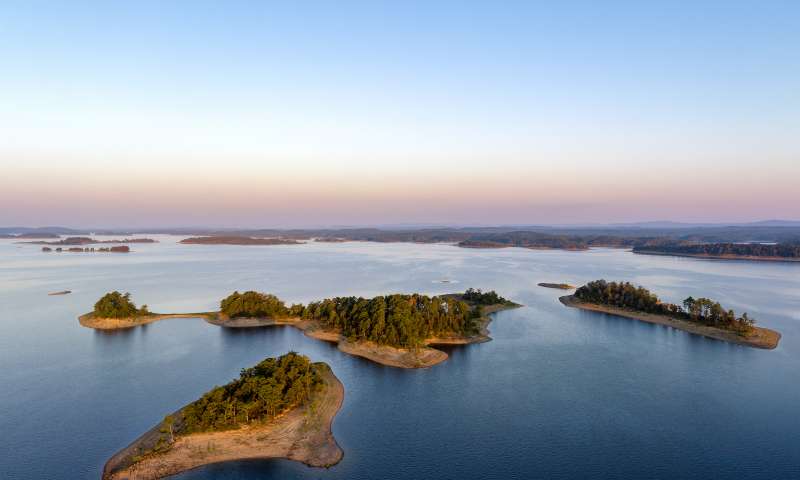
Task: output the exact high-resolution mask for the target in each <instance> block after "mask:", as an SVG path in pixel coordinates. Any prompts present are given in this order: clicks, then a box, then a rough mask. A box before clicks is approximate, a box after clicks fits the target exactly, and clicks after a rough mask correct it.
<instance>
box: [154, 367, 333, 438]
mask: <svg viewBox="0 0 800 480" xmlns="http://www.w3.org/2000/svg"><path fill="white" fill-rule="evenodd" d="M324 367H325V366H324V364H313V363H311V361H310V360H309V359H308V357H306V356H304V355H300V354H297V353H295V352H289V353H287V354H286V355H283V356H281V357H278V358H267V359H265V360H264V361H262V362H261V363H259V364H258V365H256V366H255V367H252V368H245V369H242V371H241V374H240V375H239V378H238V379H236V380H233V381H232V382H230V383H228V384H227V385H224V386H222V387H215V388H213V389H212V390H211V391H209V392H207V393H205V394H204V395H203V396H202V397H201V398H200V399H199V400H197V401H195V402H193V403H191V404H189V405H187V406H186V408H184V409H183V421H182V424H181V426H180V430H181V432H182V433H193V432H203V431H213V430H225V429H231V428H236V427H238V426H240V425H244V424H249V423H253V422H259V421H265V420H270V419H272V418H274V417H275V416H277V415H279V414H281V413H283V412H285V411H287V410H290V409H292V408H295V407H298V406H300V405H302V404H303V403H305V402H306V401H307V400H308V399H309V398H310V397H311V395H312V393H313V392H314V391H315V390H317V389H318V388H320V386H321V385H322V377H321V375H320V373H321V372H320V368H324ZM170 428H171V425H170ZM170 433H171V432H170Z"/></svg>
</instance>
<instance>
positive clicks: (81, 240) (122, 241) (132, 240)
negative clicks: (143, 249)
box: [21, 237, 156, 248]
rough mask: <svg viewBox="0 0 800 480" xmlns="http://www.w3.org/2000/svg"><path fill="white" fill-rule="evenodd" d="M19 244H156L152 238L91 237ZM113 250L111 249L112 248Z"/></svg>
mask: <svg viewBox="0 0 800 480" xmlns="http://www.w3.org/2000/svg"><path fill="white" fill-rule="evenodd" d="M21 243H30V244H33V245H61V246H72V245H78V246H80V245H100V244H108V243H116V244H130V243H156V241H155V240H153V239H152V238H122V239H115V240H97V239H94V238H91V237H67V238H64V239H61V240H57V241H53V242H46V241H37V242H21ZM112 248H113V247H112Z"/></svg>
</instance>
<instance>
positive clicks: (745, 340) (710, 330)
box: [559, 295, 781, 350]
mask: <svg viewBox="0 0 800 480" xmlns="http://www.w3.org/2000/svg"><path fill="white" fill-rule="evenodd" d="M559 300H560V301H561V303H563V304H564V305H566V306H568V307H574V308H579V309H581V310H588V311H592V312H599V313H607V314H610V315H617V316H619V317H625V318H630V319H633V320H639V321H642V322H647V323H653V324H657V325H666V326H668V327H672V328H676V329H678V330H683V331H684V332H689V333H692V334H695V335H701V336H703V337H708V338H713V339H715V340H722V341H725V342H730V343H735V344H737V345H744V346H747V347H754V348H763V349H767V350H771V349H774V348H775V347H777V346H778V342H779V341H780V339H781V334H780V333H778V332H776V331H775V330H770V329H768V328H763V327H754V332H753V334H752V335H750V336H747V337H743V336H741V335H739V334H737V333H736V332H732V331H730V330H723V329H721V328H716V327H711V326H708V325H701V324H697V323H694V322H689V321H687V320H682V319H679V318H672V317H669V316H667V315H656V314H652V313H643V312H635V311H632V310H625V309H621V308H616V307H611V306H608V305H598V304H594V303H585V302H582V301H580V300H578V299H577V298H576V297H575V296H574V295H566V296H563V297H560V298H559Z"/></svg>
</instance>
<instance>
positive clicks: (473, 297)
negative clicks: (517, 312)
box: [461, 288, 511, 305]
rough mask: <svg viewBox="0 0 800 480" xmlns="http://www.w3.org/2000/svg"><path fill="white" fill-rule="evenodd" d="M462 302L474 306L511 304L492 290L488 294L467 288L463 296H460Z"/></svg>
mask: <svg viewBox="0 0 800 480" xmlns="http://www.w3.org/2000/svg"><path fill="white" fill-rule="evenodd" d="M461 298H463V299H464V300H466V301H468V302H471V303H474V304H476V305H496V304H498V303H502V304H507V303H511V302H509V301H508V300H506V299H505V298H503V297H501V296H500V295H498V294H497V292H495V291H494V290H490V291H488V292H481V289H480V288H479V289H477V290H476V289H474V288H468V289H467V291H466V292H464V295H462V296H461Z"/></svg>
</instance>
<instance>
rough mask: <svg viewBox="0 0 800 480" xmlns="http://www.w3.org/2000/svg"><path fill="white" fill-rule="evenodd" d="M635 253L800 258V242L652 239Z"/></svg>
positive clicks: (635, 250)
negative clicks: (723, 241) (703, 241)
mask: <svg viewBox="0 0 800 480" xmlns="http://www.w3.org/2000/svg"><path fill="white" fill-rule="evenodd" d="M633 251H634V252H635V253H669V254H674V255H707V256H711V257H771V258H786V259H800V242H798V243H769V244H764V243H696V242H675V241H652V242H647V243H645V244H643V245H640V246H635V247H634V248H633Z"/></svg>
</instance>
